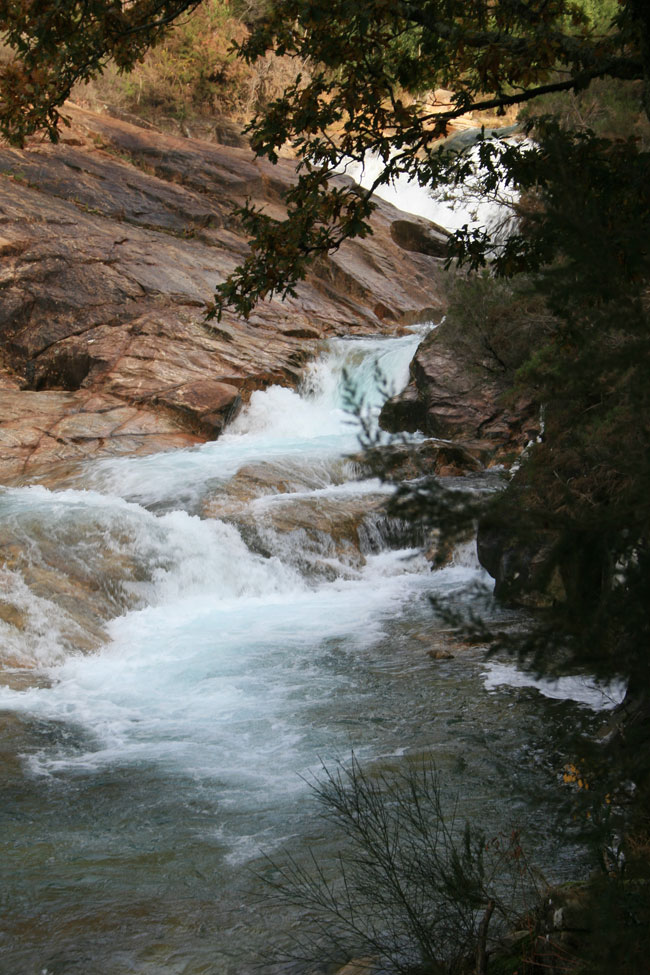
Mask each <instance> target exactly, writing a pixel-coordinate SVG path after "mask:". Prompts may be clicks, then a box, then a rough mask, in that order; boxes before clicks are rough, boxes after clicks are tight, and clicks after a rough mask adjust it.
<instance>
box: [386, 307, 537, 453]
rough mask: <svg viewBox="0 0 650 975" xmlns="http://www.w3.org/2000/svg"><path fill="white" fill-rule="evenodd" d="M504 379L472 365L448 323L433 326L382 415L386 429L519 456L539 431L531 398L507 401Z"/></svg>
mask: <svg viewBox="0 0 650 975" xmlns="http://www.w3.org/2000/svg"><path fill="white" fill-rule="evenodd" d="M506 390H507V387H506V385H505V382H504V380H503V379H500V378H498V377H495V376H494V375H493V374H489V373H487V372H486V371H479V370H476V369H472V368H468V366H467V363H465V362H463V361H462V360H461V359H460V358H459V356H458V354H457V353H456V351H455V350H454V348H453V347H452V345H451V344H450V342H449V339H448V336H447V333H446V331H445V329H444V326H441V327H440V328H437V329H434V330H433V331H431V332H430V333H429V334H428V335H427V336H426V338H425V339H424V340H423V342H422V343H421V344H420V347H419V348H418V350H417V352H416V354H415V357H414V359H413V362H412V363H411V380H410V382H409V384H408V386H407V387H406V389H405V390H404V392H402V393H399V394H398V395H397V396H394V397H393V398H392V399H390V400H389V401H388V402H387V403H386V404H385V406H384V408H383V409H382V411H381V415H380V420H379V422H380V425H381V426H382V427H383V429H384V430H388V431H390V432H393V433H395V432H399V431H401V430H406V431H409V432H415V431H416V430H420V431H421V432H422V433H424V434H427V435H429V436H431V437H436V438H438V439H442V440H452V441H461V442H464V441H480V442H481V443H484V444H489V445H491V451H492V461H493V462H495V461H500V460H502V459H503V458H504V457H505V456H507V455H508V454H510V455H511V456H516V455H517V454H518V453H519V452H520V451H521V450H522V449H523V447H524V446H525V445H526V444H527V443H528V442H529V441H530V440H531V439H533V438H534V437H535V436H537V434H538V433H539V420H538V417H537V414H536V411H535V409H534V406H533V404H532V403H530V402H524V401H523V400H522V401H520V402H517V403H514V404H513V405H512V406H507V407H506V406H504V405H503V396H504V393H505V392H506Z"/></svg>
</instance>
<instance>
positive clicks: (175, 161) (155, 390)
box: [0, 105, 441, 482]
mask: <svg viewBox="0 0 650 975" xmlns="http://www.w3.org/2000/svg"><path fill="white" fill-rule="evenodd" d="M67 113H68V115H69V118H70V121H71V127H70V128H68V129H65V130H64V131H63V133H62V140H61V143H60V144H59V145H58V146H52V145H49V144H44V143H43V142H41V141H40V140H39V141H36V140H35V141H34V142H33V144H32V145H30V146H28V147H27V148H26V149H25V150H17V149H10V148H3V149H1V150H0V223H1V226H0V481H5V482H7V481H16V480H21V479H23V478H26V477H31V476H32V475H33V474H34V473H38V474H39V475H42V473H43V471H44V470H47V469H49V468H50V467H52V466H53V465H59V464H67V463H69V462H71V461H74V462H76V461H78V460H82V459H85V458H87V457H93V456H98V455H102V454H110V453H122V452H132V451H139V452H145V451H151V450H160V449H169V448H171V447H175V446H181V445H188V444H191V443H195V442H197V441H200V440H204V439H206V438H213V437H215V436H218V434H219V433H220V431H221V430H222V428H223V426H224V424H225V423H226V422H227V420H228V419H229V417H230V416H232V415H233V414H234V413H235V412H236V411H237V409H239V407H240V405H241V403H244V402H246V400H247V398H248V397H249V396H250V393H251V392H252V391H253V390H254V389H258V388H262V387H264V386H266V385H269V384H271V383H280V384H284V385H287V384H288V385H293V384H295V383H296V382H297V380H298V378H299V375H300V372H301V368H302V366H303V364H304V362H305V361H306V359H307V358H309V357H310V356H312V355H314V354H315V352H316V350H317V348H318V343H319V341H321V340H322V339H323V338H325V337H327V336H329V335H336V334H350V333H353V334H354V333H360V334H365V333H370V332H394V331H396V330H398V329H399V327H400V324H403V323H409V322H412V321H416V320H421V319H423V318H425V317H435V316H437V315H439V314H440V313H441V300H440V298H439V296H438V292H439V289H438V286H437V281H438V277H439V267H440V263H441V262H440V260H439V259H438V258H437V257H435V256H432V255H431V254H424V253H419V252H414V251H411V250H407V249H405V247H404V246H403V242H402V244H400V243H399V242H396V240H395V239H394V237H395V233H394V230H393V233H392V234H391V226H392V225H393V224H394V223H395V221H396V220H397V219H399V218H400V214H399V212H398V211H396V210H395V209H394V208H393V207H391V206H390V205H389V204H385V203H382V202H380V203H379V205H378V208H377V212H376V214H375V215H374V217H373V230H374V233H373V235H372V236H371V237H370V238H368V239H367V240H365V241H358V242H352V243H349V244H346V245H344V246H343V247H342V248H341V250H340V251H339V252H338V253H337V254H335V255H333V256H332V257H331V258H329V259H328V260H326V261H322V262H321V263H320V264H319V266H318V268H317V270H315V272H314V274H313V275H312V276H311V277H310V278H309V279H308V280H307V281H306V282H304V283H303V284H301V286H300V288H299V289H298V291H299V293H298V297H296V298H291V299H288V300H287V301H285V302H280V301H278V300H273V301H271V302H267V303H264V304H263V305H261V306H260V307H259V308H258V309H257V310H256V312H255V313H254V315H253V316H251V319H250V321H249V322H243V321H241V320H238V319H236V318H235V317H234V316H224V319H223V321H222V322H221V323H220V324H219V326H218V327H210V326H209V325H207V324H206V322H205V320H204V308H205V305H206V303H207V302H209V301H210V300H211V298H212V295H213V291H214V287H215V285H216V284H217V283H219V282H220V281H222V280H223V279H224V278H225V277H226V276H227V274H228V273H230V272H231V271H232V270H233V268H234V267H235V266H236V265H237V264H238V263H239V262H240V261H241V259H242V258H243V257H244V256H245V254H246V252H247V244H246V241H245V239H244V237H243V235H242V234H241V232H240V231H239V229H238V227H237V225H236V223H235V221H234V220H233V217H232V216H231V209H232V207H233V205H237V204H240V203H242V202H243V201H244V200H245V199H246V198H247V197H250V198H251V199H252V200H253V201H254V202H255V203H257V204H258V205H260V206H261V205H263V206H264V207H265V208H266V211H267V212H268V213H270V214H271V215H272V216H275V217H281V216H282V214H283V204H282V199H283V194H284V192H285V191H286V189H287V188H288V187H289V186H290V185H291V183H292V181H293V180H294V179H295V171H294V166H293V164H292V163H291V162H290V161H288V160H280V162H279V164H278V166H276V167H274V166H271V165H270V164H268V163H266V162H264V161H260V160H256V159H255V158H254V157H253V156H252V154H251V153H250V152H249V151H248V150H246V149H241V148H236V147H231V146H221V145H215V144H208V143H202V142H199V141H197V140H192V139H179V138H174V137H173V136H170V135H163V134H160V133H157V132H154V131H151V130H148V129H142V128H137V127H136V126H133V125H130V124H128V123H127V122H123V121H118V120H117V119H111V118H108V117H106V116H99V115H95V114H93V113H90V112H86V111H83V110H81V109H79V108H77V107H75V106H73V105H71V106H69V108H68V110H67Z"/></svg>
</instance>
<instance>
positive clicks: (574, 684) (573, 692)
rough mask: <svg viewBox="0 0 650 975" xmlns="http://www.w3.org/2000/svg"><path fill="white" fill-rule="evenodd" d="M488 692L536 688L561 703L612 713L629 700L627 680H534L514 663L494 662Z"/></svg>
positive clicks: (489, 669) (486, 679)
mask: <svg viewBox="0 0 650 975" xmlns="http://www.w3.org/2000/svg"><path fill="white" fill-rule="evenodd" d="M482 676H483V683H484V685H485V688H486V690H488V691H493V690H496V688H498V687H504V686H505V687H534V688H536V689H537V690H538V691H539V692H540V694H543V695H544V697H549V698H553V699H554V700H558V701H576V702H577V703H579V704H584V705H586V707H588V708H591V709H592V711H610V710H611V709H612V708H615V707H617V705H619V704H620V703H621V701H622V700H623V698H624V697H625V691H626V684H625V683H624V682H623V681H609V682H602V681H597V680H596V679H595V678H594V677H585V676H581V675H576V676H571V677H556V678H550V677H534V676H533V675H532V674H528V673H526V671H523V670H521V669H520V668H519V667H516V666H515V665H514V664H504V663H497V662H495V661H491V662H490V663H488V664H487V667H486V670H485V672H484V673H483V675H482Z"/></svg>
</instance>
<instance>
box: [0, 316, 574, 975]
mask: <svg viewBox="0 0 650 975" xmlns="http://www.w3.org/2000/svg"><path fill="white" fill-rule="evenodd" d="M421 334H422V331H420V332H419V333H418V332H417V331H415V332H413V334H411V335H408V336H406V337H404V338H400V339H397V340H376V341H373V340H368V339H363V340H355V341H344V340H341V341H337V342H334V343H332V345H331V346H330V347H329V350H327V351H325V353H324V355H323V358H322V359H321V360H320V362H319V363H317V364H315V365H314V366H313V367H311V368H310V369H309V370H308V371H307V374H306V376H305V383H304V388H303V390H301V391H297V392H296V391H291V390H286V389H280V388H271V389H269V390H267V391H266V392H259V393H255V394H254V396H253V397H252V399H251V403H250V406H249V407H248V408H247V409H246V410H245V411H244V412H243V413H242V415H241V416H240V417H239V418H238V419H237V421H236V422H235V423H234V424H232V426H231V427H230V428H229V430H228V431H227V432H226V433H225V435H224V436H223V437H222V438H221V439H220V440H219V441H217V442H215V443H210V444H206V445H204V446H202V447H200V448H197V449H192V450H185V451H176V452H172V453H167V454H160V455H155V456H152V457H145V458H119V459H114V460H109V461H103V462H100V463H97V464H93V465H90V466H89V467H88V468H86V469H85V470H84V471H83V473H82V474H80V475H79V476H78V477H77V478H76V480H75V483H74V487H72V488H69V489H68V490H60V491H51V490H48V489H46V488H44V487H42V486H31V487H29V486H28V487H24V488H9V489H4V490H2V491H0V511H1V513H2V518H3V524H4V526H5V530H6V538H7V545H8V551H10V561H8V562H7V565H6V566H5V567H4V568H3V569H2V570H1V572H2V580H3V582H4V583H5V586H6V592H7V598H8V601H9V602H10V603H11V605H12V606H13V611H14V612H15V614H17V615H16V620H17V621H19V622H20V626H16V625H13V624H12V623H11V622H0V635H1V636H2V638H3V641H4V643H3V652H4V653H5V657H6V660H7V661H8V664H9V666H8V668H7V670H6V679H5V685H4V686H1V687H0V712H1V714H2V715H4V718H3V719H2V720H5V722H6V729H7V741H8V745H7V749H8V750H7V752H6V755H7V760H6V761H7V764H6V776H5V780H6V782H5V785H6V788H5V794H4V797H3V800H4V801H3V806H2V809H1V810H0V816H2V817H3V832H2V836H3V850H2V857H3V860H2V862H3V865H4V867H5V869H6V871H7V880H6V882H5V883H4V887H3V890H4V891H5V895H4V896H5V910H4V916H3V921H2V922H1V923H2V926H3V927H2V930H0V939H4V940H0V946H2V948H3V951H4V957H5V958H6V959H7V961H6V965H7V966H8V968H7V969H6V970H7V971H8V972H11V975H14V973H15V975H19V973H20V975H22V973H23V972H24V973H26V975H27V973H32V972H43V971H45V972H48V973H50V975H59V973H60V972H61V973H63V972H65V973H66V975H67V973H70V972H72V973H84V975H89V973H93V975H94V973H101V975H154V973H155V975H161V973H163V972H164V973H165V975H168V973H178V975H206V973H208V975H217V973H218V975H244V973H248V972H252V971H253V970H255V971H260V970H262V971H263V972H269V973H270V972H271V971H273V972H275V971H281V972H283V973H284V972H288V971H289V969H287V968H281V969H276V968H274V967H273V965H272V963H271V962H270V961H269V960H268V957H267V954H266V953H267V949H268V945H269V943H270V941H271V940H273V939H279V941H280V943H285V944H286V942H287V940H288V939H290V936H291V931H292V927H293V926H294V925H295V923H296V919H295V917H293V916H292V915H290V914H287V912H286V909H284V908H279V907H277V906H274V905H273V903H272V902H267V901H266V899H264V898H265V895H264V891H263V890H261V889H260V887H259V882H258V881H257V880H256V879H255V878H254V877H253V876H251V875H250V874H249V873H248V872H247V870H248V867H250V866H253V867H254V868H255V869H256V870H261V871H262V872H263V871H264V869H266V868H267V866H266V861H265V860H264V859H263V853H269V852H270V853H271V854H272V855H273V856H278V857H282V856H283V855H284V854H283V852H282V851H283V850H284V849H285V848H288V849H290V850H291V852H292V854H293V855H294V856H297V857H298V858H299V859H301V858H302V859H303V860H305V861H307V860H308V859H309V857H310V856H311V853H310V851H316V853H317V854H318V855H319V856H322V857H323V858H324V862H327V863H330V864H332V863H333V862H335V859H336V854H337V844H336V839H335V838H332V837H331V835H330V833H328V830H327V828H326V827H324V826H323V825H322V824H320V823H319V822H318V820H317V819H316V809H315V805H314V800H313V797H312V796H311V793H310V790H309V787H308V785H307V784H306V782H307V781H308V780H309V778H310V776H311V775H313V774H314V773H317V772H318V769H319V768H320V764H321V762H322V761H325V762H327V763H331V762H332V761H334V760H336V759H337V758H345V757H346V756H349V754H350V751H351V750H352V749H354V750H355V753H356V754H357V756H358V758H359V760H360V761H361V762H363V763H364V764H366V765H368V766H369V767H372V766H373V765H377V764H378V765H380V766H382V767H383V766H384V765H388V767H393V766H394V765H395V763H397V762H401V761H404V760H405V758H406V757H408V756H428V757H430V758H432V759H433V760H435V762H436V763H437V764H438V765H439V767H441V768H442V769H443V770H445V772H446V773H447V775H448V776H449V779H450V783H451V785H450V789H452V788H460V790H461V801H462V804H463V809H464V810H466V811H467V812H468V814H475V813H476V814H478V815H479V816H480V817H481V818H482V820H483V821H484V822H485V823H486V824H487V823H495V824H496V823H498V822H500V819H501V816H502V815H503V812H504V809H507V810H508V811H509V812H511V811H512V810H513V809H518V810H520V811H521V812H522V813H524V812H525V811H526V810H530V809H534V810H536V811H538V810H540V809H542V810H547V812H545V813H544V816H545V817H546V816H547V815H549V816H550V812H548V811H549V810H552V809H553V802H554V799H555V794H554V789H555V772H554V770H553V769H547V768H546V767H545V766H544V764H543V763H542V764H541V765H540V763H539V761H537V760H536V761H535V762H532V763H531V762H530V761H529V760H528V758H527V757H526V756H527V753H526V752H525V750H522V749H524V748H525V747H528V745H525V746H524V745H522V743H529V742H531V741H533V742H534V741H535V739H536V738H539V737H540V736H541V735H542V734H544V735H546V736H548V734H549V731H548V728H549V727H552V728H553V729H554V730H553V732H552V734H553V735H555V736H556V737H558V738H561V736H562V735H563V734H564V733H565V731H567V730H568V729H569V728H570V730H571V733H572V734H573V733H574V731H575V728H576V724H580V722H586V723H587V724H586V726H588V721H589V717H588V715H585V713H584V712H585V709H582V710H579V711H578V712H577V716H576V712H575V709H574V710H569V709H570V708H571V704H570V702H567V701H559V702H558V701H552V702H546V703H543V704H542V705H541V706H540V705H538V704H537V703H536V702H535V701H526V702H524V703H523V704H522V707H521V709H520V711H518V712H517V714H516V715H514V714H513V715H511V716H510V718H509V720H507V721H506V720H504V709H503V704H502V702H501V699H500V696H499V695H500V692H499V687H498V683H499V681H498V680H497V678H499V674H497V673H496V672H493V676H494V679H493V681H492V683H491V684H489V685H488V687H489V688H490V689H489V690H486V687H485V686H484V678H483V676H482V674H483V670H484V668H483V661H482V652H481V651H480V649H476V650H465V651H464V652H463V654H462V655H461V654H459V655H458V656H457V657H456V658H454V659H452V660H450V661H448V662H435V664H434V663H433V662H432V660H431V658H430V657H429V656H428V655H427V651H428V650H429V649H434V650H435V648H436V647H437V646H438V645H439V642H440V640H441V639H442V636H441V634H440V633H439V632H438V629H437V627H438V626H439V624H437V623H436V621H435V619H434V617H433V615H432V609H431V606H430V602H429V596H430V595H432V594H435V595H436V596H437V597H442V598H443V599H446V600H449V601H451V602H452V603H453V602H454V601H456V602H458V601H462V600H466V599H468V598H470V596H469V593H470V590H471V588H472V586H473V585H474V583H476V582H477V581H480V580H481V579H482V578H484V576H483V573H482V570H481V569H480V567H479V566H478V564H477V562H476V557H475V551H474V548H473V546H472V545H468V546H465V547H464V548H463V549H461V550H459V551H458V552H457V556H456V559H455V561H454V563H453V564H452V565H450V566H449V567H447V568H445V569H442V570H439V571H437V572H435V573H433V572H432V571H431V569H430V566H429V565H428V563H427V562H426V561H425V560H424V559H423V557H422V556H421V555H420V554H419V552H418V551H417V550H416V549H413V548H411V547H409V545H408V544H405V538H406V535H405V536H404V539H403V540H402V541H400V526H399V525H397V526H395V525H391V524H389V522H388V521H386V520H385V519H384V516H382V515H381V512H380V511H379V509H378V508H377V507H376V505H377V504H379V503H380V502H381V500H382V499H383V498H385V497H386V495H387V493H388V491H389V489H388V488H387V487H386V485H382V484H381V483H380V482H377V481H375V480H363V481H356V480H350V479H347V478H348V477H349V475H348V474H346V471H347V468H346V467H345V465H344V464H343V461H342V457H343V456H344V455H345V454H346V453H348V452H356V451H357V450H358V440H357V436H358V428H357V427H355V425H354V423H352V422H351V418H350V415H349V414H348V413H346V411H345V409H344V407H345V404H346V400H347V399H348V398H349V395H350V393H352V395H353V398H357V399H360V400H363V401H364V403H365V407H364V408H365V410H366V418H367V422H368V423H369V424H370V425H371V426H372V424H373V423H375V420H376V415H377V411H378V408H379V406H380V404H381V401H382V395H383V394H382V391H381V386H382V382H381V381H379V379H378V367H379V371H380V372H381V373H382V374H383V375H384V377H386V378H387V380H388V382H389V384H391V385H392V386H393V388H399V387H400V386H401V385H403V384H404V383H405V382H406V379H407V375H408V364H409V361H410V359H411V357H412V355H413V353H414V351H415V348H416V346H417V343H418V342H419V340H420V338H421ZM344 371H347V373H348V375H349V379H348V381H347V384H346V382H345V381H344V379H343V374H344ZM265 478H267V479H268V483H267V482H266V481H265ZM225 497H227V499H228V505H227V506H226V507H227V510H228V512H229V513H228V515H227V517H226V516H225V515H224V516H223V517H211V516H209V512H210V511H211V510H220V509H219V504H222V502H223V498H225ZM215 505H216V508H215ZM310 505H311V506H312V507H311V508H310V507H309V506H310ZM337 505H340V506H341V511H342V512H343V511H344V512H345V513H346V514H345V517H346V518H348V519H351V521H352V522H353V523H358V525H359V526H360V527H359V533H360V536H361V534H363V532H365V535H364V537H365V538H367V539H368V542H367V544H366V545H365V546H364V545H363V544H360V546H359V548H360V550H361V551H357V550H355V553H354V557H352V556H350V555H349V552H348V549H347V548H346V547H345V545H346V540H345V539H343V540H341V539H338V538H336V537H334V536H336V529H332V532H333V535H332V536H330V534H328V532H329V531H330V529H329V528H327V525H329V524H330V522H331V521H332V512H334V514H335V513H336V510H337ZM366 509H367V510H366ZM310 511H313V518H312V517H311V516H310V514H309V512H310ZM322 511H325V512H326V514H327V516H328V519H329V520H327V519H325V520H324V521H318V518H320V517H321V514H322ZM291 512H296V513H297V514H296V518H297V520H296V521H295V523H291V522H288V523H287V524H288V527H282V528H281V527H277V525H276V524H275V522H273V520H272V519H273V517H275V516H276V515H277V514H278V513H281V514H282V515H283V516H284V515H286V514H287V513H289V514H290V513H291ZM305 512H307V513H306V514H305ZM206 513H208V514H206ZM354 519H356V520H357V521H356V522H355V521H354ZM311 521H313V524H310V522H311ZM321 525H324V526H325V527H319V526H321ZM307 555H308V556H309V557H308V558H307V557H306V556H307ZM499 679H500V678H499ZM548 707H556V708H558V709H559V710H558V711H557V712H556V713H555V714H554V717H553V718H552V721H551V718H550V717H549V713H548V709H547V708H548ZM545 790H546V791H545ZM532 792H534V794H535V801H534V803H532V804H531V803H529V802H528V800H527V798H526V796H527V795H528V794H529V793H532ZM540 797H541V798H540ZM535 815H537V812H536V813H535ZM549 822H550V820H549V819H548V818H542V819H541V820H540V821H539V822H534V823H533V829H538V830H539V833H540V836H541V839H540V840H539V843H540V848H542V849H543V848H544V844H545V843H551V835H550V833H551V832H552V831H549V828H548V823H549ZM495 828H496V827H495ZM575 856H576V853H575V851H569V853H566V852H565V853H561V854H557V853H551V852H550V851H549V853H548V859H549V862H552V863H553V864H554V869H556V871H559V873H560V874H562V873H563V871H564V873H566V872H567V871H568V870H570V869H571V864H572V863H573V862H574V859H575ZM261 903H262V904H263V906H262V907H260V904H261Z"/></svg>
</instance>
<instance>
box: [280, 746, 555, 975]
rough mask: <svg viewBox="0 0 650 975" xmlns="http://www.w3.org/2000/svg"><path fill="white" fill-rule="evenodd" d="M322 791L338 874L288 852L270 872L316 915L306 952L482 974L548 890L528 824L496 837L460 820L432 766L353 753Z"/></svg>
mask: <svg viewBox="0 0 650 975" xmlns="http://www.w3.org/2000/svg"><path fill="white" fill-rule="evenodd" d="M312 788H313V790H314V793H315V795H316V798H317V799H318V801H319V803H320V805H321V807H322V812H323V816H324V817H325V819H326V820H328V821H329V822H330V823H331V824H332V825H333V826H334V827H335V828H336V830H337V831H338V832H340V834H341V836H342V846H341V850H342V852H341V853H340V854H339V858H338V863H337V865H336V871H331V870H330V869H329V868H327V867H325V866H324V865H323V864H322V863H321V862H319V861H318V859H317V858H316V857H315V856H312V857H311V860H310V861H309V862H308V863H307V864H304V863H302V862H298V861H297V860H296V859H294V858H290V860H289V863H288V865H282V866H280V865H278V864H277V863H275V862H271V866H272V877H271V879H270V880H269V879H268V878H265V879H266V880H267V882H270V883H271V885H272V886H273V887H274V889H275V891H276V893H277V896H278V897H279V898H280V899H281V900H282V901H283V902H284V903H286V904H288V905H292V906H296V907H299V908H301V909H302V911H303V912H305V914H306V918H305V922H304V931H305V934H304V935H303V936H301V937H300V938H299V939H297V944H296V948H297V954H298V955H299V956H300V957H302V958H308V957H311V958H312V959H313V957H314V955H315V954H322V953H323V952H324V951H325V952H327V954H328V955H329V956H331V955H336V956H337V957H340V958H350V957H355V956H357V957H359V956H364V957H371V958H373V959H375V960H376V961H377V965H378V967H379V970H381V971H385V972H387V973H388V972H390V973H399V975H407V973H408V975H416V973H417V975H460V973H463V972H468V971H472V972H478V973H484V972H485V971H486V964H487V961H486V959H487V956H488V954H489V952H490V950H491V948H492V947H493V946H494V945H495V944H496V943H498V941H499V939H500V937H502V936H503V934H504V932H505V931H506V930H507V929H511V928H512V925H513V923H514V921H515V918H516V917H518V916H519V915H521V914H522V912H524V911H525V909H526V906H527V905H528V904H530V903H531V902H532V900H533V898H534V897H535V898H537V897H538V896H539V884H538V878H537V877H536V875H535V872H534V871H533V870H532V868H531V867H530V865H529V863H528V862H527V860H526V857H525V856H524V854H523V852H522V848H521V845H520V842H519V834H518V832H517V831H512V832H509V833H507V834H499V835H497V836H494V837H492V838H490V839H488V838H487V837H486V835H485V834H484V833H483V832H482V831H480V830H475V829H473V828H472V827H470V826H469V825H468V824H466V823H460V822H459V820H458V818H457V815H456V813H455V811H454V810H453V809H452V810H451V812H450V811H449V809H447V808H445V803H444V797H443V793H442V789H441V784H440V779H439V776H438V773H437V772H436V771H435V770H434V769H432V768H431V767H420V768H409V769H408V770H407V771H405V772H402V773H398V774H396V775H388V774H386V773H383V772H379V773H377V774H375V773H374V772H366V771H364V770H363V769H362V768H361V766H360V765H359V762H358V761H357V759H356V758H354V757H353V758H352V761H351V763H349V764H347V765H343V764H338V765H337V766H336V767H335V768H334V770H330V769H327V768H325V767H324V769H323V775H322V777H321V778H319V779H317V780H316V782H315V783H314V784H313V786H312Z"/></svg>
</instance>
